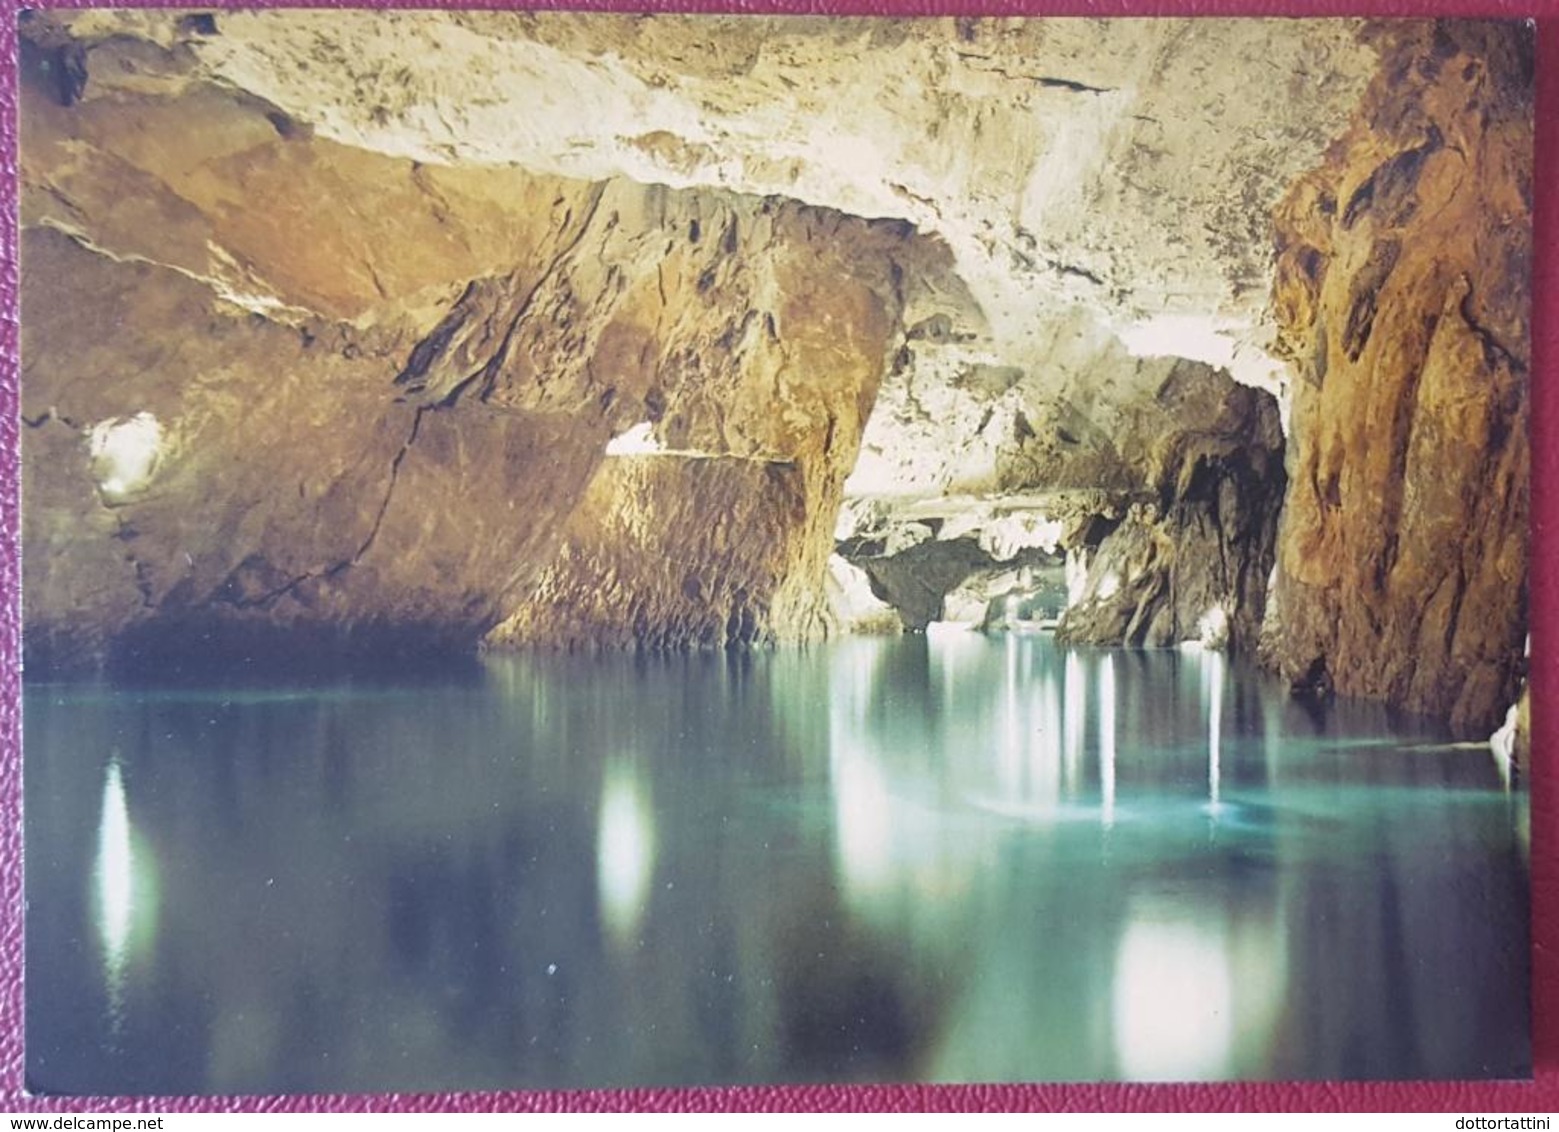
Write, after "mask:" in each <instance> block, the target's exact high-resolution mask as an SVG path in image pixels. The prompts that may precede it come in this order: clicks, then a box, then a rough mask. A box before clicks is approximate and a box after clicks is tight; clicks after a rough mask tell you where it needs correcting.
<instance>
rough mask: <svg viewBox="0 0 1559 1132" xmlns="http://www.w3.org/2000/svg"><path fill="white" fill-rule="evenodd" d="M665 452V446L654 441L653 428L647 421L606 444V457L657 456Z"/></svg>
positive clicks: (641, 422)
mask: <svg viewBox="0 0 1559 1132" xmlns="http://www.w3.org/2000/svg"><path fill="white" fill-rule="evenodd" d="M665 451H666V448H665V445H663V444H661V442H660V441H658V440H656V439H655V426H654V425H652V424H650V422H649V421H640V422H639V423H638V424H636V425H634V426H633V427H632V428H630V429H629V430H628V431H627V432H623V433H619V434H618V435H616V436H614V437H612V439H611V440H609V441H607V442H606V454H607V455H608V456H657V455H660V454H661V453H664V452H665Z"/></svg>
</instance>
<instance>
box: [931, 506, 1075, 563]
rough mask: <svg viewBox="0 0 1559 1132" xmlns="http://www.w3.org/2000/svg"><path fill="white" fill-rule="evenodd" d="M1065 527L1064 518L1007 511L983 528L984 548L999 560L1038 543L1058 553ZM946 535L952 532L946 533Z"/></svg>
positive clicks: (980, 535) (1001, 560) (1038, 545)
mask: <svg viewBox="0 0 1559 1132" xmlns="http://www.w3.org/2000/svg"><path fill="white" fill-rule="evenodd" d="M1063 529H1064V528H1063V527H1062V525H1061V523H1060V522H1058V521H1055V520H1051V519H1047V518H1045V516H1043V515H1040V514H1037V513H1035V512H1029V513H1026V514H1018V515H1004V516H1002V517H1001V518H999V519H993V520H991V522H989V523H988V524H986V525H985V526H984V527H983V528H981V530H980V533H979V544H980V549H981V550H983V551H985V552H986V553H987V554H989V555H990V556H991V557H992V558H994V559H995V560H996V561H998V562H1009V561H1011V560H1012V559H1013V558H1016V557H1017V555H1018V552H1019V551H1020V550H1026V549H1028V548H1030V547H1038V548H1041V549H1043V550H1046V551H1049V552H1051V553H1054V551H1055V549H1056V544H1057V543H1058V542H1060V541H1061V534H1062V532H1063ZM941 537H943V538H948V537H949V536H948V535H947V534H946V533H945V530H944V533H943V534H942V536H941Z"/></svg>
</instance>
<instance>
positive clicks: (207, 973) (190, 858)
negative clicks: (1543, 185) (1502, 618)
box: [25, 634, 1529, 1093]
mask: <svg viewBox="0 0 1559 1132" xmlns="http://www.w3.org/2000/svg"><path fill="white" fill-rule="evenodd" d="M392 668H393V666H392ZM25 709H26V713H25V728H26V734H25V743H26V757H27V761H26V814H27V830H26V836H27V848H28V853H27V856H26V866H27V888H28V900H29V913H28V924H27V927H28V933H27V977H28V988H29V994H28V1006H27V1010H28V1018H27V1025H28V1035H27V1036H28V1041H27V1051H28V1073H29V1081H30V1082H31V1083H32V1084H33V1085H34V1086H36V1087H38V1088H40V1089H44V1090H51V1091H64V1092H92V1091H99V1092H168V1093H188V1092H208V1091H226V1092H274V1091H332V1090H349V1091H357V1090H375V1089H491V1088H503V1087H509V1088H515V1087H581V1086H589V1085H602V1086H608V1085H630V1084H643V1085H654V1084H719V1083H732V1082H754V1083H760V1082H778V1081H870V1080H954V1081H967V1080H1024V1079H1057V1080H1092V1079H1166V1078H1174V1079H1185V1078H1208V1077H1213V1078H1227V1077H1348V1076H1360V1075H1363V1076H1398V1077H1411V1076H1423V1075H1455V1076H1480V1075H1500V1074H1505V1073H1515V1072H1519V1071H1520V1070H1521V1069H1522V1068H1524V1067H1525V1066H1526V1064H1527V1062H1528V1060H1529V1051H1528V1045H1527V1039H1526V1030H1525V1026H1524V1020H1525V1019H1526V1013H1525V1006H1524V1003H1525V998H1526V986H1527V973H1526V967H1525V959H1524V955H1525V951H1524V940H1525V924H1526V922H1527V921H1526V916H1527V912H1526V871H1525V864H1524V860H1523V858H1522V857H1521V853H1520V849H1519V845H1518V841H1517V838H1516V837H1515V835H1514V833H1513V829H1514V827H1515V825H1516V821H1517V817H1518V814H1519V811H1520V809H1521V808H1522V807H1524V805H1525V797H1524V795H1523V794H1521V793H1520V792H1519V791H1517V792H1507V790H1506V789H1505V788H1504V787H1503V785H1502V784H1501V783H1500V781H1499V780H1498V777H1497V775H1496V774H1495V773H1494V770H1493V767H1492V765H1491V764H1490V763H1489V761H1488V759H1487V758H1486V757H1485V756H1482V755H1480V754H1479V753H1478V752H1477V751H1473V750H1468V749H1466V748H1465V747H1458V746H1456V745H1454V744H1447V743H1446V742H1444V737H1443V736H1441V735H1439V734H1438V733H1436V732H1435V731H1434V730H1433V729H1430V728H1424V727H1419V726H1414V725H1407V724H1403V723H1402V722H1401V721H1390V720H1385V719H1382V718H1378V717H1376V716H1373V715H1371V714H1370V713H1368V712H1360V711H1356V710H1355V708H1354V707H1352V706H1349V705H1339V706H1337V707H1335V708H1333V709H1331V710H1327V711H1323V712H1322V713H1320V714H1319V715H1316V714H1312V713H1311V712H1309V711H1308V710H1307V709H1305V708H1303V707H1301V706H1298V705H1295V704H1294V703H1293V702H1292V701H1290V700H1288V699H1287V698H1286V697H1285V696H1283V695H1282V694H1281V690H1280V689H1277V688H1275V687H1273V686H1271V685H1269V684H1267V683H1266V682H1264V681H1263V680H1261V679H1260V678H1259V677H1257V676H1255V675H1254V674H1252V673H1249V672H1247V671H1244V670H1242V669H1239V668H1238V667H1234V666H1230V665H1228V664H1226V663H1225V661H1224V659H1223V658H1222V657H1214V656H1208V655H1189V654H1180V653H1133V652H1122V651H1117V650H1102V649H1094V650H1072V651H1067V650H1061V649H1057V648H1055V647H1054V646H1053V645H1052V644H1051V643H1050V641H1049V639H1048V638H1044V637H1034V638H1025V639H1019V638H1016V637H1013V638H1009V639H1006V640H1000V639H989V638H985V637H981V636H978V635H976V634H959V635H948V636H944V637H933V638H929V639H928V638H925V637H920V638H906V639H902V640H847V641H842V642H839V643H837V644H835V645H831V646H828V647H826V648H818V649H811V650H805V651H801V650H798V651H794V652H787V651H777V652H751V653H735V654H724V653H713V654H708V655H693V656H643V657H634V656H623V655H609V656H585V655H519V656H504V657H489V658H486V659H485V660H483V661H482V662H480V663H473V665H472V667H471V668H468V669H464V670H462V671H460V672H459V673H458V674H456V675H455V676H453V677H451V678H448V679H438V678H432V677H431V676H429V674H427V673H426V671H425V670H421V671H419V672H418V673H416V674H414V673H411V672H408V671H405V670H401V669H398V668H393V670H392V671H391V672H388V673H384V672H379V671H372V672H368V673H365V672H364V671H362V670H361V669H357V668H349V669H347V670H345V671H343V670H339V669H337V670H334V671H333V672H332V674H331V675H330V676H328V677H321V678H318V680H317V682H314V681H305V680H302V679H298V678H296V675H295V674H294V678H292V679H290V680H287V679H283V680H280V681H276V680H273V679H271V678H270V677H269V676H268V677H267V678H266V679H265V680H245V681H243V682H242V683H240V684H224V683H221V682H218V681H214V680H194V679H191V680H188V681H186V682H183V683H180V682H178V681H173V680H168V679H163V680H161V681H158V682H155V684H148V683H127V682H124V681H119V682H107V681H100V682H96V683H92V684H42V683H37V682H31V681H30V682H29V685H28V688H27V691H26V704H25ZM1403 1019H1411V1020H1412V1025H1411V1027H1405V1025H1404V1023H1403Z"/></svg>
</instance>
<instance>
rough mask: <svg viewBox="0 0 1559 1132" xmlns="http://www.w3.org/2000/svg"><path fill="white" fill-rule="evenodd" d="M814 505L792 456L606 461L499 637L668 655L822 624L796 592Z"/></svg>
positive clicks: (495, 637)
mask: <svg viewBox="0 0 1559 1132" xmlns="http://www.w3.org/2000/svg"><path fill="white" fill-rule="evenodd" d="M807 509H808V501H807V490H806V484H805V479H804V476H803V473H802V470H801V467H800V465H799V464H797V463H796V462H794V461H765V460H746V459H740V458H737V457H729V456H727V457H716V458H700V457H679V456H627V457H609V458H608V459H607V460H606V461H605V462H604V463H603V464H602V465H601V468H600V470H599V471H598V472H597V473H596V476H595V477H594V479H593V480H592V481H591V484H590V487H589V489H588V490H587V491H586V493H585V497H584V499H583V500H582V501H581V504H580V506H579V507H577V508H575V510H574V512H573V514H572V515H571V516H570V517H569V519H568V521H567V523H566V524H565V526H564V529H563V533H562V541H561V546H560V547H559V550H558V553H557V554H556V556H555V557H554V558H553V560H552V562H551V563H550V564H549V565H548V567H547V568H546V570H545V571H544V572H543V573H542V575H541V578H540V579H539V582H538V584H537V586H536V588H535V590H534V592H533V593H532V594H531V595H530V596H529V597H528V598H527V599H526V600H525V601H524V602H523V603H522V604H521V605H520V607H519V609H518V610H517V611H516V612H515V613H514V614H513V615H512V616H510V617H509V618H507V619H506V620H505V621H504V622H503V623H502V624H501V625H499V626H498V627H497V628H496V629H495V630H494V631H493V632H492V633H491V634H490V635H489V638H488V640H489V643H490V644H493V645H530V644H542V645H551V646H562V647H566V648H575V649H591V648H638V649H644V650H649V651H659V650H673V649H687V648H722V647H731V646H740V645H751V644H761V643H765V642H769V641H773V640H774V639H776V637H784V636H787V635H789V636H792V637H793V636H795V635H798V634H800V633H805V632H806V631H807V630H814V631H815V630H818V629H820V628H821V627H822V625H821V622H817V623H809V622H808V618H817V617H820V616H821V613H820V611H819V610H817V609H815V608H810V607H807V606H805V604H803V605H802V606H801V608H799V609H798V608H796V607H795V606H794V604H793V603H794V601H795V595H794V594H790V595H787V593H786V588H787V584H788V583H791V582H792V580H793V578H794V576H795V564H796V563H797V562H800V561H804V560H806V559H807V557H808V554H809V551H810V549H811V546H810V543H811V541H812V540H811V535H812V533H813V532H812V531H811V530H810V529H809V524H808V521H807V518H808V516H807ZM809 592H810V588H809Z"/></svg>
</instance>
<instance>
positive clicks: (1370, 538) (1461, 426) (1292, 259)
mask: <svg viewBox="0 0 1559 1132" xmlns="http://www.w3.org/2000/svg"><path fill="white" fill-rule="evenodd" d="M1380 34H1382V36H1383V37H1384V42H1383V45H1382V47H1383V53H1384V57H1385V60H1386V65H1385V67H1384V68H1383V70H1382V72H1381V74H1380V76H1379V77H1378V78H1377V79H1376V81H1375V83H1374V84H1373V85H1372V86H1371V88H1370V89H1369V91H1368V93H1367V95H1366V97H1365V100H1364V103H1363V105H1362V107H1361V109H1360V112H1359V114H1358V116H1357V118H1356V120H1355V122H1354V125H1353V127H1352V128H1351V129H1350V130H1349V132H1348V133H1347V135H1346V136H1345V137H1343V138H1342V139H1341V140H1340V141H1339V142H1338V143H1337V144H1336V145H1334V146H1333V147H1332V149H1331V150H1330V151H1329V152H1328V153H1327V156H1326V160H1325V162H1324V163H1323V164H1322V166H1321V167H1320V168H1319V169H1317V170H1315V171H1314V172H1313V173H1312V174H1310V175H1309V176H1307V177H1306V178H1304V179H1303V180H1301V181H1300V182H1299V183H1298V184H1297V185H1296V186H1295V188H1294V190H1293V191H1292V192H1291V193H1290V194H1289V196H1288V197H1287V199H1286V200H1285V201H1284V203H1283V204H1282V206H1281V207H1280V208H1279V210H1278V214H1277V229H1278V236H1277V240H1278V252H1279V254H1278V268H1277V272H1278V276H1277V284H1276V288H1275V290H1274V293H1273V301H1274V306H1275V308H1276V311H1277V315H1278V318H1279V322H1280V327H1281V335H1280V343H1279V344H1280V346H1281V347H1282V349H1283V350H1284V351H1285V352H1286V353H1287V354H1288V355H1289V357H1290V358H1291V360H1292V362H1293V364H1294V365H1295V366H1296V367H1297V369H1298V370H1299V372H1300V375H1301V377H1302V380H1301V381H1300V382H1298V383H1296V386H1295V396H1294V406H1293V433H1294V436H1295V438H1296V440H1297V444H1296V448H1295V452H1294V454H1293V459H1292V465H1291V472H1292V475H1291V481H1290V489H1289V494H1288V499H1287V503H1286V511H1285V515H1284V527H1283V536H1282V540H1281V546H1280V550H1279V556H1278V564H1279V572H1278V578H1277V588H1276V601H1277V606H1278V610H1277V618H1276V621H1275V626H1276V631H1275V634H1274V636H1273V639H1272V643H1271V647H1272V657H1273V659H1274V660H1275V661H1276V663H1277V664H1278V666H1279V667H1280V668H1281V670H1282V671H1283V673H1284V674H1285V675H1286V676H1287V677H1288V678H1290V679H1291V680H1294V681H1295V682H1296V683H1299V684H1319V685H1323V686H1329V687H1333V688H1335V690H1337V691H1338V692H1342V693H1347V694H1351V695H1360V696H1369V697H1373V698H1378V699H1383V700H1386V701H1387V702H1389V703H1393V704H1397V705H1400V706H1403V707H1406V708H1409V709H1412V710H1415V711H1422V712H1428V713H1432V714H1436V715H1449V717H1450V719H1451V721H1452V723H1453V724H1454V725H1455V726H1457V727H1458V728H1460V729H1463V730H1465V731H1469V732H1474V733H1482V734H1487V733H1488V731H1489V730H1491V729H1492V728H1493V726H1494V725H1495V724H1497V723H1498V722H1499V720H1500V718H1501V717H1502V716H1503V714H1504V712H1505V709H1506V708H1507V707H1508V706H1509V704H1510V703H1511V702H1512V701H1513V700H1514V699H1515V696H1516V692H1517V687H1518V684H1519V681H1520V669H1521V655H1522V638H1523V636H1524V634H1525V633H1526V626H1527V620H1526V605H1527V580H1526V579H1527V574H1526V562H1527V541H1528V539H1527V528H1528V495H1527V492H1528V483H1529V475H1530V452H1529V447H1528V421H1529V416H1530V412H1529V399H1528V389H1527V383H1528V377H1529V364H1530V353H1529V341H1528V334H1529V316H1530V274H1529V272H1530V261H1531V252H1532V226H1531V215H1532V213H1531V199H1532V196H1531V194H1532V185H1531V179H1530V177H1531V173H1530V170H1531V147H1532V103H1531V74H1532V70H1531V67H1532V34H1531V29H1530V28H1529V27H1527V26H1525V25H1521V24H1516V23H1507V24H1496V23H1461V22H1454V21H1447V22H1441V23H1437V24H1432V25H1431V24H1419V23H1413V24H1403V25H1400V26H1391V25H1388V26H1387V27H1386V28H1385V29H1384V30H1383V31H1382V32H1381V33H1380Z"/></svg>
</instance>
